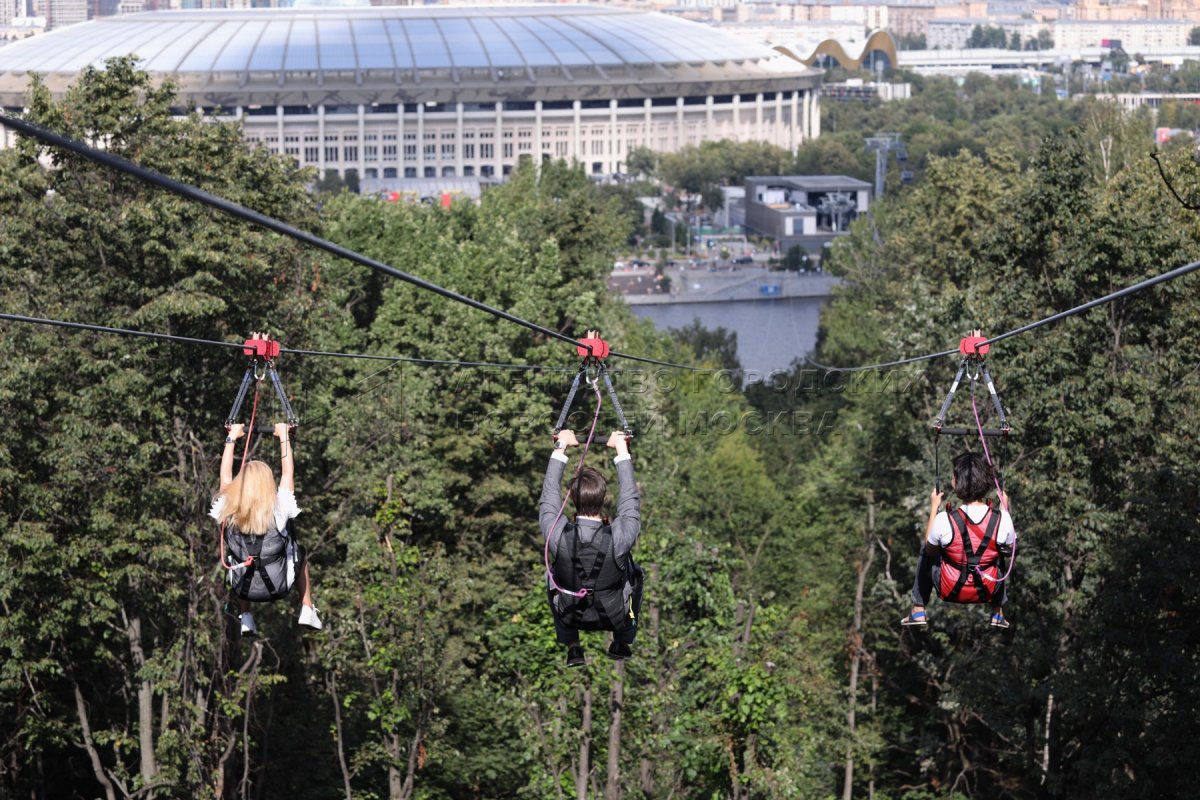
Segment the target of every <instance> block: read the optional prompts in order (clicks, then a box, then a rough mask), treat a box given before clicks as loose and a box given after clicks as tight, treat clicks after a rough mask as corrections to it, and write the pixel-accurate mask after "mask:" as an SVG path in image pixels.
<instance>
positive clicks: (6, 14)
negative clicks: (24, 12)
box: [0, 0, 18, 25]
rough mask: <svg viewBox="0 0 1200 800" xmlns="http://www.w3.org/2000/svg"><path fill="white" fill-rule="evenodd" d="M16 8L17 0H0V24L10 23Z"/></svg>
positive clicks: (15, 13) (14, 15) (15, 14)
mask: <svg viewBox="0 0 1200 800" xmlns="http://www.w3.org/2000/svg"><path fill="white" fill-rule="evenodd" d="M17 10H18V5H17V0H0V25H11V24H12V21H13V19H14V18H15V17H16V16H17Z"/></svg>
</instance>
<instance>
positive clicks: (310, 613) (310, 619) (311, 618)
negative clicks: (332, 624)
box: [296, 606, 322, 631]
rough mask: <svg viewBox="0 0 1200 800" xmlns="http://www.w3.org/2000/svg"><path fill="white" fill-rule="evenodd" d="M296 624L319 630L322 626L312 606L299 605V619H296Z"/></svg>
mask: <svg viewBox="0 0 1200 800" xmlns="http://www.w3.org/2000/svg"><path fill="white" fill-rule="evenodd" d="M296 624H297V625H303V626H304V627H306V628H312V629H313V630H314V631H319V630H321V627H322V625H321V618H320V617H319V616H317V610H316V609H315V608H313V607H312V606H300V619H298V620H296Z"/></svg>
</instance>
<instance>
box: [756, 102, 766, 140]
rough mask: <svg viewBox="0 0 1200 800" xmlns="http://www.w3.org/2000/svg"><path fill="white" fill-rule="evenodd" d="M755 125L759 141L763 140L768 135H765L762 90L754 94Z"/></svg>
mask: <svg viewBox="0 0 1200 800" xmlns="http://www.w3.org/2000/svg"><path fill="white" fill-rule="evenodd" d="M754 127H755V128H756V132H755V138H756V139H758V141H760V142H761V141H763V140H764V139H766V138H767V137H766V136H764V135H763V96H762V92H759V93H758V94H756V95H754Z"/></svg>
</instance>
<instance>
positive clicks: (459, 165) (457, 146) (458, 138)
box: [454, 103, 463, 178]
mask: <svg viewBox="0 0 1200 800" xmlns="http://www.w3.org/2000/svg"><path fill="white" fill-rule="evenodd" d="M454 175H455V177H458V178H461V177H462V176H463V104H462V103H455V104H454Z"/></svg>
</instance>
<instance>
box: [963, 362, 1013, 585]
mask: <svg viewBox="0 0 1200 800" xmlns="http://www.w3.org/2000/svg"><path fill="white" fill-rule="evenodd" d="M977 377H978V373H976V374H975V375H972V376H971V413H972V414H974V415H975V427H976V428H977V429H978V430H979V441H980V443H981V444H982V445H983V457H984V458H985V459H987V464H988V467H989V468H990V469H991V470H992V480H993V481H994V482H995V484H996V494H997V495H998V496H999V497H1000V499H1001V500H1002V501H1003V499H1004V498H1005V497H1007V495H1005V494H1004V488H1003V487H1002V486H1001V485H1000V472H999V470H998V469H997V467H996V465H995V463H994V462H993V461H992V453H991V451H990V450H989V449H988V443H987V436H985V435H984V433H983V422H982V421H980V419H979V406H978V405H976V403H975V379H976V378H977ZM1006 505H1008V504H1007V503H1006V502H1001V504H1000V510H1001V513H1003V512H1004V511H1008V509H1007V508H1005V506H1006ZM1009 516H1010V517H1011V516H1012V515H1011V514H1010V515H1009ZM1016 563H1017V528H1016V526H1015V525H1014V526H1013V537H1012V553H1011V554H1010V555H1009V557H1008V569H1006V570H1005V571H1004V574H1003V575H1002V576H1000V577H999V578H996V579H995V580H993V579H992V578H990V577H988V576H987V575H985V574H984V573H983V571H982V570H980V569H979V567H978V566H975V567H974V569H975V572H976V574H978V575H979V577H981V578H983V579H984V580H985V581H991V582H992V583H1003V582H1004V581H1006V580H1008V576H1009V575H1010V574H1011V573H1012V569H1013V565H1014V564H1016Z"/></svg>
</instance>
